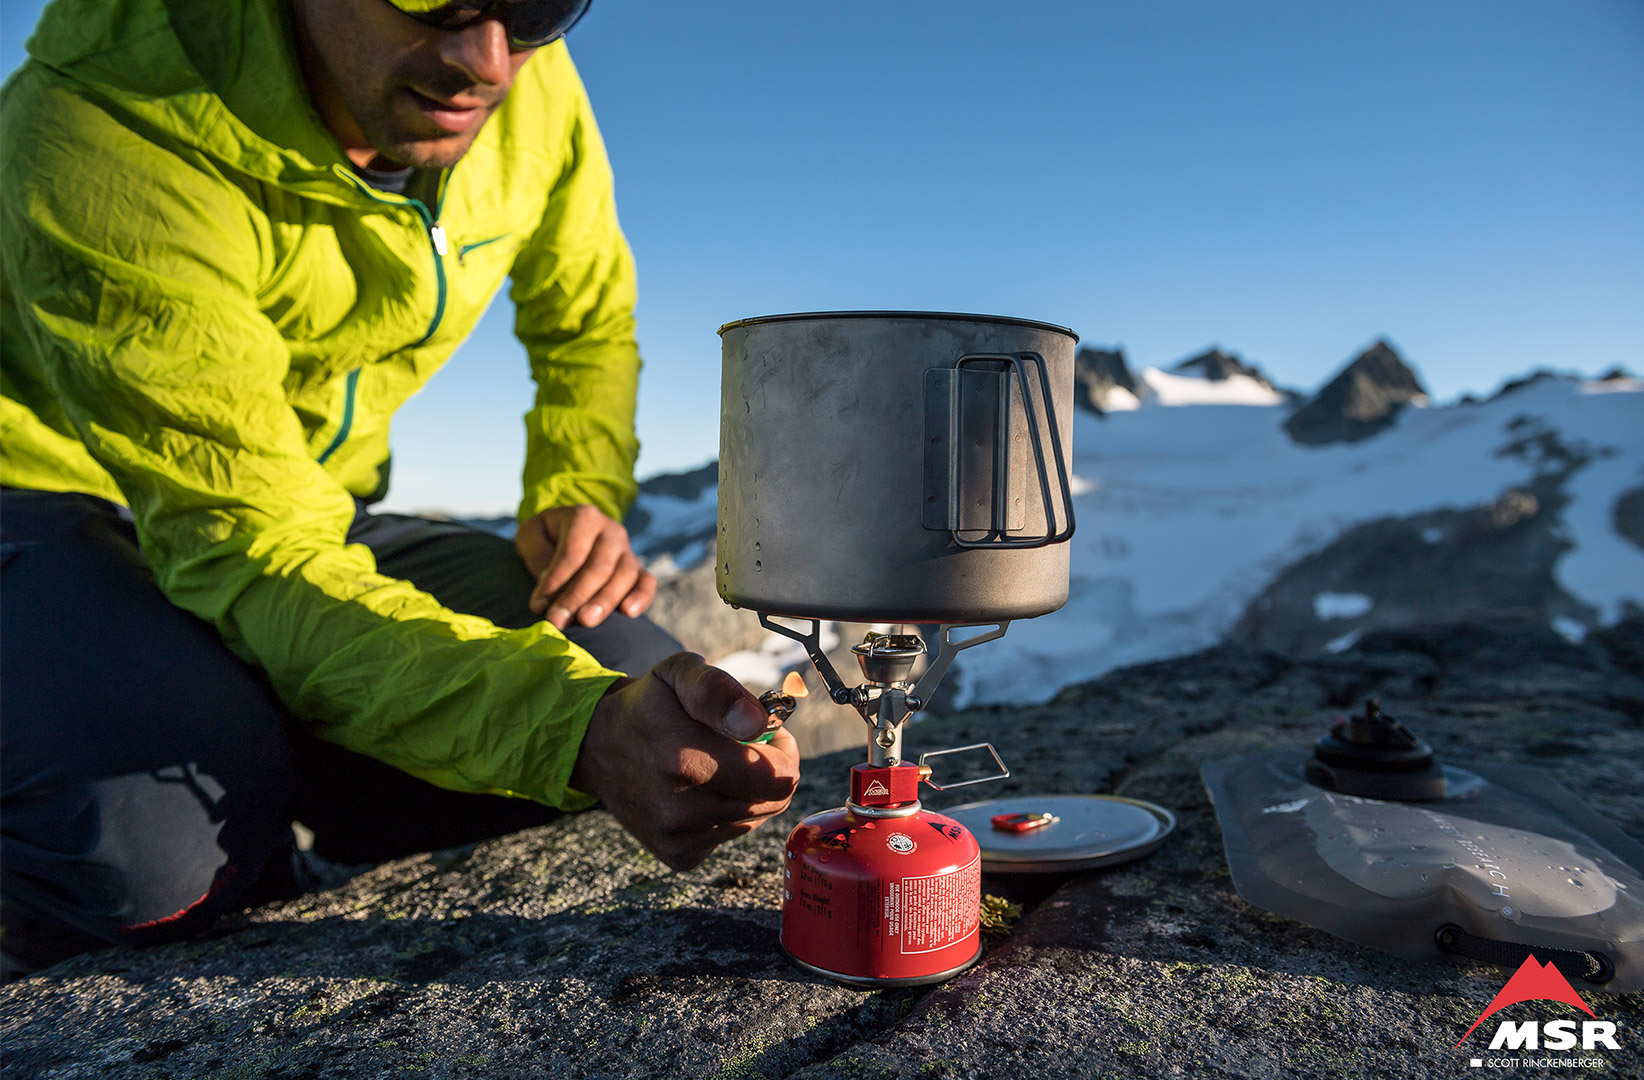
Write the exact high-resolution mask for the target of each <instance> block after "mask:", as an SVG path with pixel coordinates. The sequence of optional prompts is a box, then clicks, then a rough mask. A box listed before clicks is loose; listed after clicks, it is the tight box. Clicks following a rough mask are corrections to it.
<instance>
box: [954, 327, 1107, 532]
mask: <svg viewBox="0 0 1644 1080" xmlns="http://www.w3.org/2000/svg"><path fill="white" fill-rule="evenodd" d="M988 362H992V363H1002V364H1006V365H1008V366H1009V368H1010V372H1011V375H1012V377H1013V378H1014V379H1015V384H1016V385H1018V386H1020V387H1021V388H1022V411H1023V413H1024V414H1025V415H1026V417H1027V428H1028V436H1029V438H1030V440H1031V442H1032V444H1033V467H1034V472H1035V474H1036V475H1037V477H1038V481H1039V496H1040V499H1041V500H1042V505H1043V506H1044V509H1045V531H1044V533H1043V534H1042V535H1040V536H1028V537H1021V538H1018V539H1014V540H1012V539H1009V538H1008V536H1007V534H1008V532H1009V529H1008V527H1005V526H1004V522H1007V521H1008V518H1009V515H1008V514H1005V516H1004V518H1003V519H1001V517H1000V514H1001V513H1002V512H1003V503H1004V500H1006V499H1008V498H1009V468H1008V461H1009V438H1010V436H1009V432H1010V412H1011V408H1010V395H1009V394H1008V393H1006V394H1005V396H1004V400H1003V401H1002V402H1001V403H1000V410H999V411H1000V420H999V431H998V432H997V433H996V439H997V440H998V445H999V449H998V451H997V456H996V462H995V472H994V477H993V491H992V498H993V504H994V522H993V527H992V528H990V529H961V528H960V527H959V525H960V522H959V519H958V517H957V511H956V507H957V505H958V503H957V502H956V500H958V499H959V498H960V491H959V483H960V478H959V455H960V447H961V443H962V441H963V438H962V433H961V430H960V429H961V425H962V421H961V418H960V415H959V414H960V400H961V396H962V393H963V391H962V389H961V386H962V380H961V378H960V373H961V372H963V371H964V369H965V367H966V366H967V365H973V364H981V363H988ZM1029 364H1032V365H1033V367H1034V368H1035V369H1036V370H1037V372H1038V376H1039V378H1038V380H1037V383H1038V387H1039V400H1040V402H1041V403H1042V404H1043V406H1044V414H1045V420H1046V422H1047V424H1048V426H1049V428H1050V448H1051V455H1050V456H1051V457H1052V458H1054V460H1055V470H1056V482H1057V487H1058V488H1059V489H1060V493H1061V497H1062V504H1061V506H1062V511H1063V513H1064V514H1065V515H1066V519H1065V520H1064V521H1063V523H1062V524H1061V526H1060V527H1058V525H1057V522H1056V511H1055V508H1054V507H1053V506H1052V502H1051V485H1050V465H1049V463H1048V461H1047V459H1046V455H1045V447H1044V440H1043V439H1041V438H1040V435H1039V418H1038V413H1037V410H1035V409H1034V406H1033V395H1032V393H1031V392H1030V391H1029V389H1028V387H1029V383H1028V374H1027V367H1028V365H1029ZM941 370H943V369H938V368H933V369H931V371H930V372H927V378H928V377H930V376H931V375H932V374H933V373H936V372H940V371H941ZM946 370H948V371H951V372H952V373H953V377H952V379H951V381H949V382H948V383H947V387H946V391H945V394H946V397H947V402H946V403H945V404H946V408H945V409H942V408H941V407H940V406H939V405H936V402H935V401H934V400H932V399H931V398H929V397H927V401H926V407H927V412H926V416H927V424H929V423H931V422H932V419H933V416H939V415H942V414H943V413H945V414H946V429H947V431H946V439H947V447H946V450H947V453H946V455H945V456H946V463H945V464H946V469H945V480H946V485H945V486H946V496H947V532H948V534H949V535H950V537H951V538H952V539H953V542H954V543H955V544H957V545H958V546H959V547H962V548H1040V547H1047V546H1049V545H1051V544H1060V543H1062V542H1063V541H1065V540H1067V539H1068V538H1069V537H1071V536H1072V535H1073V529H1074V516H1073V488H1072V484H1071V482H1070V480H1069V477H1068V469H1067V464H1066V462H1065V461H1064V460H1063V458H1062V433H1061V429H1060V427H1059V426H1058V425H1057V422H1056V405H1055V402H1054V401H1053V400H1052V399H1051V392H1050V376H1049V374H1048V373H1047V371H1046V368H1045V360H1044V357H1042V356H1040V355H1039V354H1038V353H1031V352H1024V353H970V354H968V355H965V356H961V357H960V358H959V359H958V360H957V361H956V362H955V363H954V365H953V367H952V368H949V369H946ZM1007 385H1008V384H1007ZM927 393H929V391H927ZM937 400H939V399H937ZM933 405H935V407H936V408H937V410H938V411H937V412H935V413H934V414H933V413H932V411H931V409H932V406H933ZM932 441H933V442H934V441H935V439H934V437H933V440H932ZM938 452H939V451H938ZM929 460H930V459H927V462H929ZM931 479H932V478H931V477H930V475H929V472H928V466H927V485H928V484H929V483H930V482H931ZM927 498H929V499H930V500H931V501H932V502H936V501H937V500H938V499H939V498H940V496H937V495H932V494H931V493H930V492H929V490H928V488H927ZM926 527H927V528H930V527H932V526H931V525H930V524H929V523H928V522H927V525H926ZM936 527H937V528H940V526H936ZM977 531H981V532H985V533H986V534H987V536H988V537H989V538H988V539H982V540H966V539H965V538H964V537H963V536H962V535H961V533H963V532H977Z"/></svg>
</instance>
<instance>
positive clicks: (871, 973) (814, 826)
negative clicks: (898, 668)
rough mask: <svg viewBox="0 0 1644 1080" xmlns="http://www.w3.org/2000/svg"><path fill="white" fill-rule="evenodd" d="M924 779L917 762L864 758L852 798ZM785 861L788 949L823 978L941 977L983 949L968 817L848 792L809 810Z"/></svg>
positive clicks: (976, 859) (882, 982)
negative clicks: (883, 763)
mask: <svg viewBox="0 0 1644 1080" xmlns="http://www.w3.org/2000/svg"><path fill="white" fill-rule="evenodd" d="M858 772H860V773H861V775H857V773H858ZM904 773H905V774H906V775H903V774H904ZM918 775H919V774H918V766H915V765H900V766H892V767H888V768H869V767H865V766H858V767H857V770H853V775H852V784H851V789H852V795H853V796H855V797H858V798H866V799H867V801H869V802H874V801H878V799H876V798H875V796H874V795H867V796H864V795H863V793H864V792H867V791H873V792H875V793H876V794H877V790H878V789H883V790H884V791H885V792H886V793H887V794H886V796H884V798H888V796H889V793H890V792H893V791H894V792H897V793H901V792H904V791H908V790H912V789H913V788H915V787H916V786H917V784H918ZM910 779H911V784H910V783H909V781H910ZM876 784H877V785H878V787H877V788H876ZM783 869H784V876H783V889H784V892H783V901H782V947H783V948H784V949H786V950H787V952H788V954H789V955H790V956H792V957H793V958H794V959H795V960H796V961H798V962H799V963H800V964H801V965H803V966H804V967H807V968H809V969H811V970H813V971H815V972H817V973H818V974H820V975H826V976H827V977H829V978H832V979H838V980H840V981H842V982H848V983H855V984H857V985H863V986H894V985H910V984H920V983H935V982H941V981H942V980H944V979H948V978H951V977H953V976H954V975H956V974H958V973H959V972H961V971H963V970H964V969H965V968H967V967H969V966H970V965H971V964H973V963H975V962H976V960H977V958H978V957H979V956H980V955H981V952H982V944H981V933H980V931H981V898H982V856H981V850H980V848H979V847H978V846H977V843H976V839H975V837H973V836H972V835H971V834H970V832H969V830H967V829H966V828H965V827H964V826H963V825H960V824H959V823H958V822H957V821H954V820H953V819H952V818H949V817H944V816H943V815H941V814H937V813H932V812H930V811H926V810H923V809H921V808H920V806H919V803H918V801H917V800H914V801H913V802H911V803H907V804H904V805H900V806H871V805H867V806H864V805H860V804H859V803H858V802H857V801H856V798H853V799H852V801H851V802H850V803H848V804H847V805H846V806H844V807H840V808H837V809H834V810H827V811H824V812H822V813H820V814H813V815H812V816H810V817H808V818H806V819H805V820H804V821H802V822H800V823H799V826H798V827H797V828H795V829H794V831H793V833H792V835H790V836H789V837H788V847H787V858H786V859H785V860H784V867H783Z"/></svg>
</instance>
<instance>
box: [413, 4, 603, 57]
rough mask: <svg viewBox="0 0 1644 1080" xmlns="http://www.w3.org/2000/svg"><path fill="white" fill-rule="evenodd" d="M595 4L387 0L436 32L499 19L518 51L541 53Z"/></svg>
mask: <svg viewBox="0 0 1644 1080" xmlns="http://www.w3.org/2000/svg"><path fill="white" fill-rule="evenodd" d="M593 2H594V0H387V3H389V4H392V5H393V6H394V7H395V9H397V10H398V11H401V12H403V13H404V14H406V15H409V16H410V17H411V18H413V19H415V20H417V21H418V22H420V23H422V24H423V25H424V26H432V27H433V28H434V29H436V30H465V29H467V28H468V27H470V26H473V25H474V24H475V23H477V22H480V21H482V20H484V19H496V20H498V21H499V22H501V23H502V25H503V28H504V30H506V31H507V34H508V44H509V45H511V46H513V47H514V48H516V49H538V48H541V47H542V46H544V45H547V44H548V43H549V42H552V41H558V40H559V39H560V38H562V37H564V36H565V34H566V32H567V31H568V30H570V29H571V27H573V26H575V25H576V23H577V20H578V19H580V18H582V16H583V15H584V14H585V13H586V12H587V11H588V8H589V6H590V5H591V4H593Z"/></svg>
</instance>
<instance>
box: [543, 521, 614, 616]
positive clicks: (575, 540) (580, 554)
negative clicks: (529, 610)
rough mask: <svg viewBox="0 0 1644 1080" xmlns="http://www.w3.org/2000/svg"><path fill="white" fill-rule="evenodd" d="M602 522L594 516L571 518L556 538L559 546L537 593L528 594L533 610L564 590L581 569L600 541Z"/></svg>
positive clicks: (555, 549)
mask: <svg viewBox="0 0 1644 1080" xmlns="http://www.w3.org/2000/svg"><path fill="white" fill-rule="evenodd" d="M604 521H605V519H604V518H600V517H596V516H595V515H593V514H573V515H571V519H570V521H569V522H567V523H566V525H565V528H564V529H563V530H562V531H561V532H560V534H559V541H558V543H556V544H555V545H554V555H553V558H552V559H550V560H549V562H548V569H547V570H546V571H544V572H543V574H542V576H541V577H539V578H538V579H537V587H536V590H535V591H534V592H533V593H532V594H531V602H532V605H533V607H535V605H536V604H537V601H538V599H539V598H540V599H541V601H542V603H544V604H546V603H547V602H548V597H550V596H553V595H554V594H555V593H556V592H558V591H559V590H560V589H561V588H563V587H564V585H565V583H566V582H567V581H569V580H571V577H572V575H574V574H575V573H576V572H577V571H578V570H580V569H582V564H583V563H585V562H586V561H587V560H588V553H589V552H590V551H592V550H593V547H594V544H595V542H596V541H598V540H599V536H600V531H601V529H602V527H603V523H604Z"/></svg>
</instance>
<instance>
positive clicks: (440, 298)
mask: <svg viewBox="0 0 1644 1080" xmlns="http://www.w3.org/2000/svg"><path fill="white" fill-rule="evenodd" d="M339 175H341V176H345V177H347V179H348V180H349V182H350V183H352V184H353V185H354V186H355V187H357V188H359V189H360V193H361V194H363V195H364V196H365V197H366V198H368V199H370V200H371V201H372V202H378V203H382V204H383V205H384V206H400V205H402V203H399V202H396V201H395V200H393V199H384V198H382V197H381V196H379V195H378V194H377V192H376V189H374V188H373V187H371V185H370V184H367V183H366V182H365V181H363V180H361V179H360V178H359V177H357V176H355V175H353V174H352V173H350V172H347V171H343V170H339ZM450 176H451V170H450V169H446V170H445V171H444V172H442V173H441V174H440V179H439V185H438V192H439V194H438V196H437V197H436V199H435V205H434V212H433V213H429V212H428V206H427V205H426V204H425V203H423V201H422V200H421V199H411V198H405V199H404V203H403V205H407V206H410V207H411V208H412V209H414V210H415V211H416V212H417V216H418V217H420V218H422V225H423V228H424V229H426V230H428V243H429V245H430V246H431V247H432V248H433V249H434V288H435V293H434V317H433V318H432V319H430V320H429V322H428V329H427V330H425V331H424V332H423V335H422V337H420V338H418V339H417V340H416V341H414V342H412V343H411V345H410V346H409V347H410V348H413V349H415V348H416V347H417V346H419V345H423V344H425V343H426V342H427V341H428V339H429V338H431V337H433V336H434V332H435V331H437V330H438V329H439V328H440V322H441V320H443V319H444V318H445V290H446V284H445V256H446V255H447V254H448V253H449V252H450V250H451V244H450V241H449V240H448V239H446V236H445V226H443V225H441V224H440V219H439V215H440V210H441V209H443V208H444V206H445V190H446V187H447V182H448V181H449V179H450ZM402 198H403V196H402ZM458 258H459V260H460V258H461V256H460V255H459V257H458ZM360 371H361V369H360V368H355V369H354V370H353V371H350V372H349V373H348V384H347V388H346V390H345V391H344V394H343V415H342V422H341V423H340V424H338V425H337V434H336V435H335V436H333V437H332V439H331V445H330V446H327V447H326V448H325V450H324V452H322V453H321V454H320V458H319V463H320V464H321V465H324V464H325V461H326V459H327V458H329V457H330V456H331V455H332V454H334V453H336V452H337V448H338V447H339V446H341V445H342V444H343V443H344V442H346V441H348V432H349V429H350V428H352V427H353V426H354V395H355V393H356V391H357V388H358V387H359V385H360Z"/></svg>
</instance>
